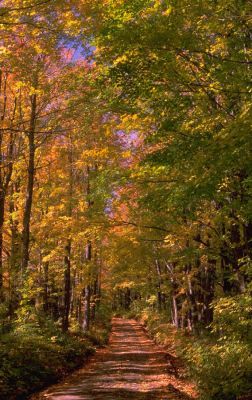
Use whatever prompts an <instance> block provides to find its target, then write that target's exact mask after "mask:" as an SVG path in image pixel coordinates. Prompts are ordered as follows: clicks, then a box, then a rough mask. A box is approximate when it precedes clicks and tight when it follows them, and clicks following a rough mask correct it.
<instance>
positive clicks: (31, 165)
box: [22, 94, 37, 275]
mask: <svg viewBox="0 0 252 400" xmlns="http://www.w3.org/2000/svg"><path fill="white" fill-rule="evenodd" d="M36 109H37V96H36V94H33V95H32V96H31V117H30V128H29V133H28V140H29V161H28V181H27V188H26V200H25V208H24V217H23V234H22V274H23V275H24V274H25V273H26V271H27V267H28V262H29V244H30V221H31V209H32V200H33V187H34V177H35V127H36Z"/></svg>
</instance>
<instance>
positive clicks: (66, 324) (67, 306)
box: [62, 240, 71, 332]
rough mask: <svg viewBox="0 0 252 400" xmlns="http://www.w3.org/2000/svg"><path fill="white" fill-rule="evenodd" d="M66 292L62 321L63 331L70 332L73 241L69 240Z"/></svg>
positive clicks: (66, 255) (66, 260)
mask: <svg viewBox="0 0 252 400" xmlns="http://www.w3.org/2000/svg"><path fill="white" fill-rule="evenodd" d="M65 251H66V254H65V259H64V261H65V274H64V281H65V290H64V314H63V319H62V330H63V331H64V332H67V331H68V328H69V311H70V301H71V260H70V256H71V241H70V240H68V244H67V246H66V248H65Z"/></svg>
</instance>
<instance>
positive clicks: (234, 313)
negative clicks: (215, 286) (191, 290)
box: [184, 292, 252, 400]
mask: <svg viewBox="0 0 252 400" xmlns="http://www.w3.org/2000/svg"><path fill="white" fill-rule="evenodd" d="M213 306H214V322H213V324H212V334H211V336H210V338H205V339H201V340H197V341H194V342H192V341H188V342H187V344H186V345H184V356H185V359H186V360H187V362H188V364H189V366H190V371H191V372H192V374H193V376H194V378H195V379H196V381H197V383H198V387H199V390H200V393H201V399H203V400H234V399H236V398H237V397H238V396H241V395H243V394H246V393H249V392H250V391H251V390H252V383H251V376H252V352H251V350H252V321H251V314H252V298H251V295H250V293H249V292H247V293H245V294H242V295H239V296H235V297H230V298H223V299H220V300H219V301H217V302H215V303H214V305H213Z"/></svg>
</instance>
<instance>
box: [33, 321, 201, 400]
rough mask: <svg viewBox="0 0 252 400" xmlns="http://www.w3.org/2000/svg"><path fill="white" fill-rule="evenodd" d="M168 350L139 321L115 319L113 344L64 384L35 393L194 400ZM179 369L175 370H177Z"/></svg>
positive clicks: (90, 399)
mask: <svg viewBox="0 0 252 400" xmlns="http://www.w3.org/2000/svg"><path fill="white" fill-rule="evenodd" d="M166 354H167V352H166V351H165V350H164V349H163V348H161V347H159V346H157V345H155V343H154V342H153V341H152V340H151V339H149V338H148V336H147V335H146V333H145V331H144V329H143V327H142V326H141V325H140V324H139V323H137V322H136V321H135V320H125V319H122V318H114V319H113V326H112V333H111V336H110V341H109V345H108V347H107V348H105V349H99V350H98V351H97V352H96V354H95V355H94V356H93V357H92V358H91V360H90V362H88V364H87V365H86V366H85V367H84V368H82V369H80V370H79V371H77V372H75V373H74V374H72V375H70V376H69V377H68V378H67V379H66V380H65V381H63V382H61V383H60V384H57V385H54V386H51V387H50V388H49V389H48V390H46V391H45V392H43V393H41V394H39V395H36V396H33V397H32V399H34V400H35V399H36V400H40V399H41V400H42V399H50V400H128V399H132V400H133V399H134V400H177V399H181V400H190V399H193V398H195V397H190V396H189V394H188V393H193V389H192V385H190V384H188V382H185V381H184V380H182V379H178V378H177V377H176V376H175V375H174V373H173V368H172V366H169V363H168V364H167V357H166ZM174 372H175V371H174Z"/></svg>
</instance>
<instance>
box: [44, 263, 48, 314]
mask: <svg viewBox="0 0 252 400" xmlns="http://www.w3.org/2000/svg"><path fill="white" fill-rule="evenodd" d="M43 269H44V288H43V289H44V290H43V309H44V312H45V313H46V314H47V313H48V311H49V301H48V294H49V293H48V291H49V287H48V279H49V261H46V262H44V264H43Z"/></svg>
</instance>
